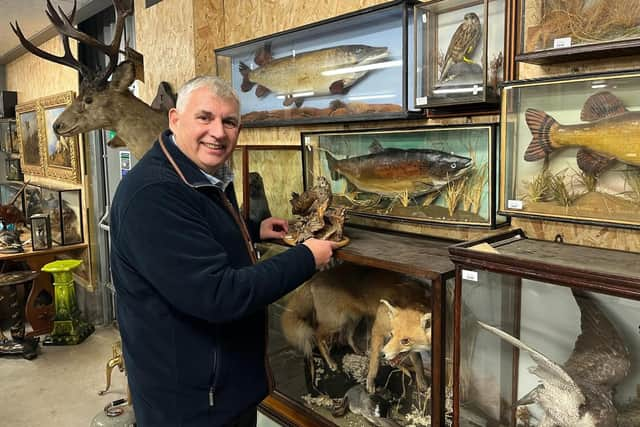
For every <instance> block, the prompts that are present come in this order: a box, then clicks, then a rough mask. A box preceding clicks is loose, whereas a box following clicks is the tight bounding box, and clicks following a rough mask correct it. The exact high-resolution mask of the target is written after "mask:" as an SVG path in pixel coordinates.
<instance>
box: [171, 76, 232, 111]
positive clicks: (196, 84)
mask: <svg viewBox="0 0 640 427" xmlns="http://www.w3.org/2000/svg"><path fill="white" fill-rule="evenodd" d="M201 87H206V88H208V89H209V90H210V91H211V93H213V94H214V95H215V96H217V97H220V98H222V99H227V100H233V101H235V102H236V104H238V110H240V98H239V97H238V93H237V92H236V91H235V90H234V89H233V86H231V85H230V84H229V83H227V82H226V81H225V80H223V79H221V78H220V77H216V76H199V77H195V78H193V79H191V80H189V81H188V82H186V83H185V84H184V85H182V87H181V88H180V90H179V91H178V99H177V101H176V109H177V110H178V111H180V112H182V111H183V110H184V106H185V105H186V104H187V102H188V101H189V97H190V96H191V92H193V91H194V90H196V89H200V88H201Z"/></svg>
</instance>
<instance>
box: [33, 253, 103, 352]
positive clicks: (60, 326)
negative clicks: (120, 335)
mask: <svg viewBox="0 0 640 427" xmlns="http://www.w3.org/2000/svg"><path fill="white" fill-rule="evenodd" d="M80 264H82V261H81V260H78V259H66V260H58V261H53V262H50V263H48V264H46V265H45V266H44V267H42V271H46V272H47V273H51V274H52V275H53V289H54V300H55V306H56V314H55V317H54V318H53V331H52V332H51V335H49V336H47V337H46V338H45V339H44V342H43V344H44V345H70V344H80V343H81V342H82V341H84V339H85V338H86V337H88V336H89V335H91V333H92V332H93V331H94V329H95V328H94V327H93V325H92V324H90V323H88V322H86V321H84V320H82V319H80V309H79V308H78V303H77V301H76V288H75V285H74V283H73V276H72V274H71V272H72V271H73V269H75V268H77V267H78V266H79V265H80Z"/></svg>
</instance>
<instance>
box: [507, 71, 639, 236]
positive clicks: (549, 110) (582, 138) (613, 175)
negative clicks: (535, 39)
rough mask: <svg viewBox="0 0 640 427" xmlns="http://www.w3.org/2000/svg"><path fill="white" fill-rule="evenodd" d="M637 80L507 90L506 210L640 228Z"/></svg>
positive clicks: (593, 80)
mask: <svg viewBox="0 0 640 427" xmlns="http://www.w3.org/2000/svg"><path fill="white" fill-rule="evenodd" d="M636 76H637V74H626V75H625V74H619V75H613V76H606V77H592V78H589V79H587V80H586V81H585V80H584V79H576V80H574V79H565V80H560V81H558V80H557V79H553V80H550V81H548V82H546V81H542V82H536V84H535V85H534V84H531V83H527V82H513V84H510V85H509V86H507V87H506V88H505V92H504V96H505V101H504V102H505V105H506V106H507V110H506V115H504V116H503V119H502V120H503V121H504V122H505V123H509V126H505V127H503V131H504V134H503V138H502V143H503V148H504V153H505V156H504V158H505V161H506V163H505V167H504V168H502V169H501V171H502V173H503V175H504V176H503V178H502V179H501V184H502V186H503V187H502V189H501V191H502V192H503V194H504V197H503V198H501V200H502V201H503V202H504V206H501V210H504V211H505V212H506V211H508V213H509V214H515V215H516V216H517V215H518V214H522V215H527V216H531V215H534V216H542V217H554V218H562V219H566V220H578V221H585V222H590V223H607V224H615V225H618V226H628V227H637V226H640V220H639V219H638V216H637V211H638V207H639V205H640V102H638V101H637V100H638V99H639V98H638V96H640V87H639V86H640V85H638V84H637V83H636V82H637V77H636ZM594 89H595V90H594ZM516 99H517V101H516V102H514V101H515V100H516Z"/></svg>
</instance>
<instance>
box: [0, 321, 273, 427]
mask: <svg viewBox="0 0 640 427" xmlns="http://www.w3.org/2000/svg"><path fill="white" fill-rule="evenodd" d="M118 339H119V336H118V331H117V330H116V329H114V328H111V327H99V328H97V329H96V331H95V332H94V333H93V334H92V335H91V336H89V337H88V338H87V339H86V340H85V341H84V342H83V343H82V344H79V345H75V346H61V347H49V346H46V347H42V346H40V349H39V354H38V357H37V358H35V359H33V360H25V359H23V358H21V357H14V356H3V357H0V426H3V427H45V426H46V427H50V426H64V427H88V426H89V425H90V424H91V420H92V419H93V417H95V416H96V414H98V413H99V412H100V411H102V408H103V407H104V406H105V405H106V404H108V403H109V402H111V401H113V400H116V399H119V398H122V397H125V377H124V375H123V374H122V373H120V372H119V371H118V369H117V368H116V369H114V371H113V373H112V375H111V380H112V382H111V389H110V392H109V393H107V394H106V395H104V396H99V395H98V391H99V390H102V389H104V387H105V366H106V363H107V361H108V360H109V359H110V358H111V357H112V350H111V346H112V344H113V343H114V342H116V341H118ZM258 426H259V427H276V426H278V424H276V423H274V422H273V421H271V420H270V419H268V418H266V417H264V416H262V415H260V414H259V415H258Z"/></svg>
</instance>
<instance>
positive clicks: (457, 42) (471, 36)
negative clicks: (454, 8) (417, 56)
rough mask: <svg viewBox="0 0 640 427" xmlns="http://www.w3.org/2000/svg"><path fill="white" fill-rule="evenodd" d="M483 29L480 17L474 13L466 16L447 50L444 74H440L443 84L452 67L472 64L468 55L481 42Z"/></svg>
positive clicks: (443, 65)
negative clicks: (461, 63) (460, 64)
mask: <svg viewBox="0 0 640 427" xmlns="http://www.w3.org/2000/svg"><path fill="white" fill-rule="evenodd" d="M481 27H482V26H481V25H480V18H478V15H476V14H475V13H473V12H470V13H467V14H466V15H464V22H462V24H460V25H459V26H458V28H457V29H456V32H455V33H453V37H451V41H450V42H449V47H448V48H447V54H446V55H445V56H444V61H443V64H442V72H441V73H440V81H441V82H444V81H446V80H447V79H448V77H449V76H448V74H449V69H450V68H451V66H452V65H454V64H457V63H459V62H462V61H465V62H471V59H469V58H468V57H467V55H469V54H471V53H472V52H473V51H474V49H475V48H476V46H477V45H478V41H480V35H481V33H482V32H481V31H480V30H481Z"/></svg>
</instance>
